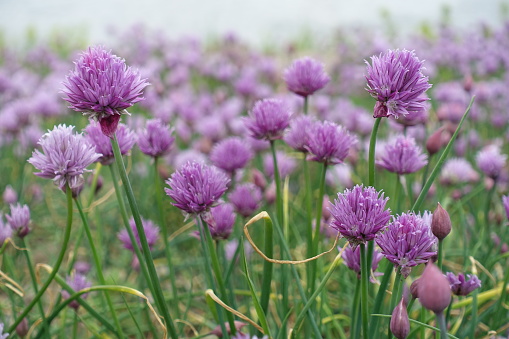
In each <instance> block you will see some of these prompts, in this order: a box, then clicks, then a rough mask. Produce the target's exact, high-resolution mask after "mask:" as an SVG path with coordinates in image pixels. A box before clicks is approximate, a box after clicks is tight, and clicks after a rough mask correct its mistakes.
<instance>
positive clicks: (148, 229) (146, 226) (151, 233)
mask: <svg viewBox="0 0 509 339" xmlns="http://www.w3.org/2000/svg"><path fill="white" fill-rule="evenodd" d="M141 223H142V225H143V231H144V232H145V237H146V238H147V243H148V247H149V248H150V249H151V250H152V247H154V245H155V243H156V242H157V239H159V227H157V226H156V225H155V224H154V223H153V222H152V221H151V220H146V219H143V218H142V219H141ZM129 227H131V230H132V231H133V235H134V237H135V238H136V243H137V244H138V248H140V249H141V241H140V235H139V233H138V229H137V228H136V223H135V222H134V218H132V217H131V219H130V220H129ZM118 239H119V240H120V241H122V243H123V244H124V247H125V248H127V249H128V250H129V251H131V252H134V247H133V243H132V242H131V238H130V237H129V233H127V230H126V229H123V230H121V231H120V232H119V233H118Z"/></svg>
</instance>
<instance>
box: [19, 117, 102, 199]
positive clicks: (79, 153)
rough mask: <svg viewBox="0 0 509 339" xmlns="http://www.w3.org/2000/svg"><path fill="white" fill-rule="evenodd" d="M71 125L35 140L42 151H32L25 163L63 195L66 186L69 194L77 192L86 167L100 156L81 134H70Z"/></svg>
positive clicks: (71, 132) (82, 181)
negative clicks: (49, 181)
mask: <svg viewBox="0 0 509 339" xmlns="http://www.w3.org/2000/svg"><path fill="white" fill-rule="evenodd" d="M73 129H74V126H69V127H67V126H65V125H58V126H55V127H54V128H53V130H52V131H48V133H46V134H44V135H43V136H42V138H41V139H40V140H39V145H41V147H42V151H43V152H40V151H39V150H35V151H34V152H33V153H32V157H31V158H30V159H28V162H29V163H31V164H32V165H34V167H35V168H37V169H38V170H40V171H41V172H38V173H35V175H37V176H39V177H41V178H46V179H52V180H53V182H54V183H55V184H56V185H57V186H58V187H59V188H60V189H61V190H62V191H64V192H65V189H66V185H69V187H70V188H71V190H73V193H75V194H77V193H76V192H78V193H79V190H80V189H81V187H82V186H83V184H84V182H85V180H84V179H83V173H85V172H87V171H88V170H86V167H87V166H88V165H90V164H92V163H94V162H95V161H96V160H97V159H99V158H100V157H101V154H98V153H96V152H95V148H94V146H92V145H90V144H89V143H88V142H87V141H86V139H85V138H84V137H83V135H82V134H74V133H73Z"/></svg>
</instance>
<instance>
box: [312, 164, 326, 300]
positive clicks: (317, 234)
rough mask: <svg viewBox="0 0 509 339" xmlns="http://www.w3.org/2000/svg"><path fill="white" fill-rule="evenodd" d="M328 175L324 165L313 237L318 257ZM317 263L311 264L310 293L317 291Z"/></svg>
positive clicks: (314, 252)
mask: <svg viewBox="0 0 509 339" xmlns="http://www.w3.org/2000/svg"><path fill="white" fill-rule="evenodd" d="M326 173H327V164H326V163H323V164H322V174H321V175H320V184H319V186H318V187H319V188H318V198H317V199H316V219H315V234H314V236H313V253H312V255H317V254H318V252H319V247H320V242H319V240H320V224H321V222H322V205H323V195H324V191H325V174H326ZM316 265H317V261H316V260H313V261H312V262H311V269H312V280H311V286H310V291H314V290H315V281H316V273H317V269H316Z"/></svg>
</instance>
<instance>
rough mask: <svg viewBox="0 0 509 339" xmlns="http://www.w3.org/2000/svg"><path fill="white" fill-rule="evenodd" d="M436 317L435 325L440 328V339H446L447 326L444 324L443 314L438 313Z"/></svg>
mask: <svg viewBox="0 0 509 339" xmlns="http://www.w3.org/2000/svg"><path fill="white" fill-rule="evenodd" d="M436 317H437V323H438V326H439V328H440V338H441V339H447V338H448V335H447V324H446V323H445V316H444V312H440V313H437V314H436Z"/></svg>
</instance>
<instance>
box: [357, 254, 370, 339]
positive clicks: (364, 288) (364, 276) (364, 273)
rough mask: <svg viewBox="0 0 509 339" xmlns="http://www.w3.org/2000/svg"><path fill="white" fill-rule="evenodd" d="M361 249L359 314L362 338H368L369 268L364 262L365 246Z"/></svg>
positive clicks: (365, 261)
mask: <svg viewBox="0 0 509 339" xmlns="http://www.w3.org/2000/svg"><path fill="white" fill-rule="evenodd" d="M359 246H360V247H361V313H362V332H363V334H364V338H365V339H368V338H369V322H368V321H369V311H368V282H369V268H368V262H367V260H366V244H361V245H359Z"/></svg>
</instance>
